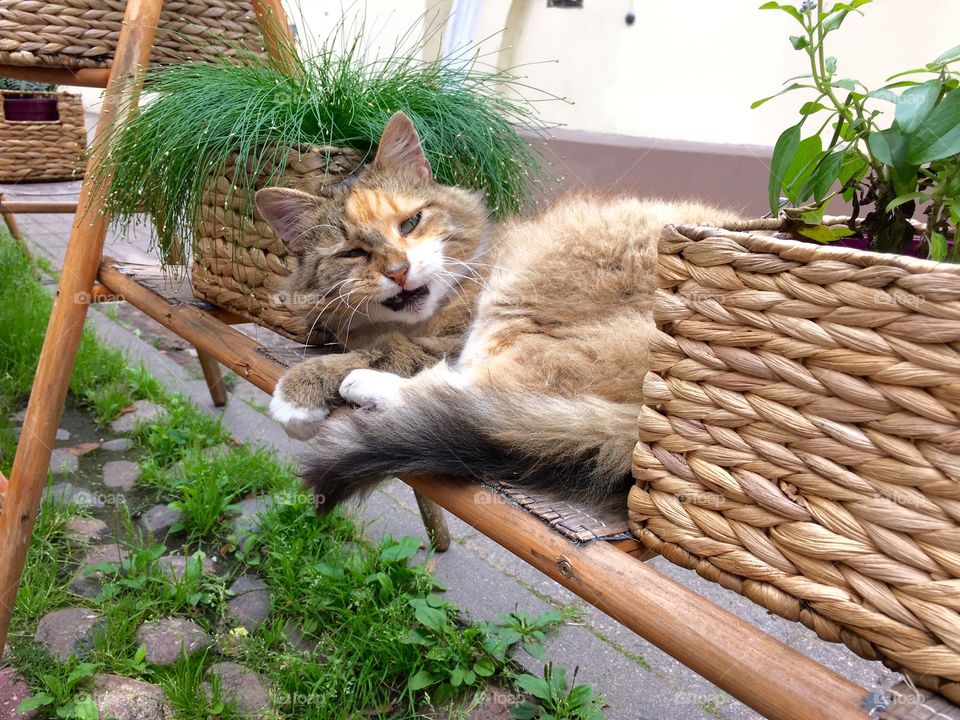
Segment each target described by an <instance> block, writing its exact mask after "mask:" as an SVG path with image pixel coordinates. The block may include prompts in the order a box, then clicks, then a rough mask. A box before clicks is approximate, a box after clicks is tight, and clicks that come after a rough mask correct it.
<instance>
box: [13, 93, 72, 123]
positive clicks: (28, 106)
mask: <svg viewBox="0 0 960 720" xmlns="http://www.w3.org/2000/svg"><path fill="white" fill-rule="evenodd" d="M3 117H4V118H5V119H6V120H7V122H56V121H57V120H59V119H60V113H59V112H58V111H57V97H56V96H55V95H54V96H42V95H41V96H30V95H23V96H16V95H15V96H12V97H11V96H6V97H4V98H3Z"/></svg>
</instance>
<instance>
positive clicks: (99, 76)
mask: <svg viewBox="0 0 960 720" xmlns="http://www.w3.org/2000/svg"><path fill="white" fill-rule="evenodd" d="M0 77H8V78H14V79H16V80H30V81H31V82H42V83H53V84H54V85H80V86H82V87H95V88H105V87H106V86H107V82H108V81H109V80H110V70H109V69H107V68H75V69H71V68H41V67H29V66H27V65H4V64H0Z"/></svg>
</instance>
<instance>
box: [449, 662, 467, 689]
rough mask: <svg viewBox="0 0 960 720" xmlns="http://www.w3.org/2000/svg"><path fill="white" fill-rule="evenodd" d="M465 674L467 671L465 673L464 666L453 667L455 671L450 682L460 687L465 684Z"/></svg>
mask: <svg viewBox="0 0 960 720" xmlns="http://www.w3.org/2000/svg"><path fill="white" fill-rule="evenodd" d="M465 674H466V673H464V671H463V668H462V667H460V666H459V665H457V666H456V667H455V668H454V669H453V672H452V673H450V684H451V685H453V686H454V687H460V686H461V685H463V680H464V675H465Z"/></svg>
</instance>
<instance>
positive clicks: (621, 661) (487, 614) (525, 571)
mask: <svg viewBox="0 0 960 720" xmlns="http://www.w3.org/2000/svg"><path fill="white" fill-rule="evenodd" d="M77 188H78V185H77V183H52V184H44V185H20V186H17V187H13V186H9V185H8V186H0V192H2V193H3V194H4V195H5V196H6V197H8V198H10V199H13V198H18V199H20V198H22V199H27V198H28V197H30V198H31V199H38V200H39V199H44V198H46V199H56V200H65V199H69V198H70V197H71V196H72V197H75V195H76V191H77ZM18 221H19V223H20V226H21V227H22V229H23V231H24V233H25V234H26V235H27V236H28V240H29V242H30V244H31V246H32V248H33V249H34V250H35V252H36V253H37V255H38V256H43V257H47V258H49V260H50V262H51V265H52V267H53V269H54V270H59V268H60V267H61V264H62V260H63V256H64V252H65V249H66V242H67V238H68V235H69V231H70V225H71V222H72V216H70V215H33V216H27V215H21V216H18ZM148 241H149V232H148V230H147V229H146V227H144V226H141V227H139V228H137V229H136V230H135V232H134V233H133V234H132V236H131V237H129V238H127V239H123V238H119V237H117V236H116V233H111V237H110V238H108V241H107V247H106V250H105V252H106V254H109V255H112V256H113V257H117V258H120V259H124V260H128V261H139V262H152V261H154V257H155V256H154V255H153V254H152V253H151V252H150V250H149V248H148ZM105 309H106V308H105V306H97V311H95V312H92V313H91V314H90V320H89V322H90V323H91V325H92V326H93V327H94V328H95V330H96V332H97V333H98V334H99V336H100V337H101V339H103V340H104V341H105V342H107V343H108V344H111V345H114V346H118V347H122V348H124V349H125V351H126V352H127V354H128V357H129V358H130V360H131V362H134V363H140V362H142V363H144V365H145V366H146V367H147V369H148V370H150V371H151V372H153V373H154V374H155V375H156V376H157V377H158V378H160V380H161V381H163V382H164V383H165V384H166V385H167V386H168V387H169V388H171V389H172V390H176V391H180V392H182V393H184V394H185V395H187V396H190V397H191V398H193V400H194V401H195V402H196V403H197V404H198V405H199V406H200V407H202V408H204V409H206V410H208V411H210V412H221V413H222V414H223V423H224V426H225V427H226V428H227V429H229V430H230V431H231V432H232V433H233V434H234V435H235V436H236V437H238V438H239V439H241V440H246V441H252V442H258V443H262V444H265V445H268V446H271V447H273V448H275V449H276V450H277V451H278V452H280V453H281V454H283V455H285V456H287V457H291V458H296V457H299V456H300V455H301V454H302V453H303V452H304V451H305V450H306V449H307V448H306V446H305V445H304V444H303V443H299V442H296V441H293V440H291V439H289V438H288V437H287V436H286V435H285V434H284V433H283V431H282V430H281V429H280V428H279V427H278V426H277V425H276V424H275V423H273V422H272V421H271V420H270V419H269V418H268V417H266V416H265V415H264V414H262V410H263V409H264V408H265V407H266V406H267V404H268V402H269V398H268V397H267V396H266V395H265V394H264V393H262V392H261V391H259V390H257V389H256V388H254V387H252V386H250V385H248V384H247V383H243V382H237V384H236V386H235V387H234V389H233V390H232V392H231V397H230V400H229V402H228V403H227V406H226V407H225V408H223V409H219V410H218V409H215V408H213V406H212V404H211V402H210V397H209V395H208V393H207V389H206V386H205V384H204V383H203V380H202V379H201V376H200V374H199V371H198V369H197V368H196V367H194V368H191V367H188V366H185V365H183V364H178V363H176V362H174V361H173V360H171V359H170V357H168V356H167V355H166V354H164V353H162V352H161V351H159V350H158V349H157V348H155V347H153V346H152V345H150V344H149V343H147V342H144V341H143V340H142V339H140V337H138V335H137V334H136V333H135V332H131V331H130V330H129V329H127V328H125V327H124V326H122V325H121V324H119V323H118V322H115V321H114V320H113V319H111V318H110V317H108V316H107V315H106V314H105V312H104V310H105ZM151 322H152V321H149V320H148V319H146V318H144V320H143V322H140V321H138V323H137V324H138V326H140V327H144V326H145V325H144V324H143V323H147V324H149V323H151ZM247 330H248V331H249V332H251V333H258V332H266V331H264V330H262V329H256V328H247ZM356 513H357V517H358V518H360V519H361V521H363V522H364V523H365V524H366V532H367V533H368V534H369V535H370V536H372V537H380V536H382V535H385V534H390V535H393V536H394V537H399V536H402V535H415V536H418V537H423V526H422V524H421V522H420V516H419V513H418V511H417V507H416V504H415V502H414V500H413V493H412V492H411V491H410V489H409V488H407V487H406V486H405V485H403V484H401V483H400V482H399V481H395V482H393V483H389V484H387V485H385V486H384V487H383V488H382V489H380V490H379V491H377V492H375V493H374V494H373V495H372V496H371V497H370V498H369V499H368V500H367V501H366V502H365V503H364V504H363V505H362V506H361V507H359V508H358V509H357V511H356ZM447 519H448V523H449V524H450V529H451V533H452V536H453V544H452V546H451V548H450V550H449V551H448V552H446V553H443V554H439V555H436V556H435V557H434V562H435V565H436V574H437V576H438V578H439V579H440V580H441V582H443V583H444V584H445V585H446V586H447V588H448V592H447V595H448V597H449V598H450V599H451V600H452V601H454V602H456V603H457V604H459V605H460V607H461V608H463V609H464V611H465V612H467V613H468V614H469V615H471V616H472V617H473V618H475V619H479V620H482V619H487V618H494V617H495V616H496V615H497V614H498V613H504V612H510V611H513V610H514V609H520V610H526V611H529V612H540V611H543V610H546V609H549V608H551V607H557V606H561V605H568V604H569V605H575V606H577V607H580V608H582V610H583V618H582V620H581V621H579V622H576V623H574V624H569V625H567V626H565V627H564V628H563V629H562V630H561V631H560V632H558V633H556V634H555V635H554V636H553V637H551V638H550V639H549V641H548V643H547V651H548V657H549V658H550V659H551V660H552V661H553V662H555V663H557V664H559V665H563V666H565V667H567V668H568V669H569V670H570V671H571V672H572V671H573V669H574V668H576V667H578V668H579V673H578V681H582V682H590V683H592V684H593V685H594V687H595V689H596V690H597V691H598V692H600V693H602V694H604V695H605V696H606V698H607V702H608V703H609V708H608V709H607V711H606V715H607V717H608V718H610V719H611V720H700V719H709V718H730V719H734V718H756V717H759V716H758V715H757V714H756V713H754V712H753V711H752V710H750V709H748V708H747V707H745V706H744V705H743V704H741V703H740V702H739V701H737V700H735V699H733V698H731V697H729V696H728V695H726V694H725V693H723V692H722V691H721V690H719V689H718V688H717V687H716V686H714V685H712V684H711V683H709V682H707V681H706V680H704V679H703V678H701V677H700V676H698V675H697V674H695V673H694V672H692V671H691V670H688V669H687V668H686V667H684V666H683V665H681V664H680V663H678V662H677V661H676V660H674V659H673V658H671V657H670V656H669V655H667V654H665V653H664V652H662V651H661V650H659V649H657V648H656V647H654V646H653V645H651V644H650V643H648V642H646V641H645V640H643V639H642V638H640V637H638V636H636V635H635V634H634V633H632V632H631V631H630V630H628V629H627V628H625V627H623V626H622V625H620V624H619V623H618V622H616V621H614V620H612V619H611V618H609V617H608V616H606V615H605V614H603V613H602V612H600V611H599V610H597V609H595V608H593V607H592V606H590V605H587V604H586V603H584V602H583V601H582V600H580V599H579V598H577V597H576V596H575V595H573V594H572V593H570V592H569V591H567V590H566V589H564V588H563V587H561V586H559V585H557V584H556V583H554V582H553V581H552V580H550V579H549V578H548V577H546V576H545V575H543V574H541V573H540V572H539V571H537V570H535V569H533V568H531V567H530V566H528V565H526V564H524V563H522V562H520V561H519V560H517V559H516V558H515V557H514V556H513V555H511V554H510V553H509V552H507V551H506V550H504V549H503V548H501V547H500V546H499V545H497V544H496V543H494V542H493V541H491V540H489V539H488V538H486V537H484V536H482V535H480V534H479V533H478V532H476V531H475V530H474V529H473V528H471V527H469V526H468V525H466V524H464V523H462V522H460V521H459V520H458V519H456V518H454V517H452V516H450V515H448V516H447ZM650 564H651V565H652V566H653V567H655V568H656V569H657V570H659V571H660V572H662V573H663V574H664V575H667V576H668V577H671V578H673V579H674V580H676V581H678V582H680V583H682V584H684V585H686V586H687V587H690V588H692V589H693V590H695V591H696V592H698V593H699V594H701V595H703V596H704V597H707V598H709V599H710V600H712V601H713V602H714V603H716V604H718V605H720V606H722V607H724V608H726V609H727V610H729V611H731V612H733V613H735V614H736V615H739V616H741V617H743V618H745V619H747V620H749V621H750V622H752V623H753V624H755V625H757V626H759V627H760V628H762V629H763V630H765V631H766V632H768V633H769V634H771V635H773V636H774V637H776V638H778V639H780V640H782V641H783V642H785V643H787V644H788V645H791V646H792V647H794V648H796V649H797V650H799V651H800V652H802V653H804V654H806V655H809V656H811V657H813V658H815V659H816V660H817V661H819V662H821V663H823V664H824V665H826V666H828V667H831V668H833V669H834V670H836V671H837V672H838V673H840V674H841V675H844V676H846V677H849V678H851V679H852V680H854V681H856V682H858V683H859V684H861V685H862V686H864V687H866V688H873V687H875V686H876V685H877V684H878V683H879V682H884V684H886V682H890V678H891V677H892V674H891V673H890V672H889V671H887V670H886V669H885V668H883V667H882V666H881V665H879V664H877V663H871V662H867V661H865V660H861V659H859V658H857V657H856V656H854V655H853V654H852V653H851V652H849V651H848V650H847V649H846V648H845V647H842V646H838V645H831V644H828V643H824V642H821V641H819V640H818V639H817V638H816V636H815V635H814V634H813V633H812V632H811V631H809V630H807V629H806V628H804V627H803V626H801V625H799V624H795V623H790V622H787V621H785V620H782V619H780V618H777V617H774V616H772V615H770V614H768V613H767V612H766V611H764V610H763V609H762V608H760V607H759V606H756V605H753V604H752V603H750V602H748V601H747V600H745V599H743V598H741V597H740V596H738V595H736V594H734V593H731V592H728V591H726V590H723V589H722V588H720V587H719V586H718V585H715V584H712V583H709V582H707V581H705V580H702V579H701V578H700V577H698V576H697V575H696V574H694V573H692V572H689V571H686V570H683V569H681V568H678V567H675V566H673V565H671V564H670V563H668V562H666V561H665V560H663V559H662V558H657V559H654V560H652V561H650ZM520 655H523V653H521V654H520ZM519 659H521V660H523V658H522V657H521V658H519ZM524 662H525V664H526V665H527V666H528V669H529V670H530V671H532V672H535V673H539V672H540V670H541V667H540V664H539V663H538V662H537V661H535V660H532V659H530V658H526V661H524ZM865 694H866V693H865Z"/></svg>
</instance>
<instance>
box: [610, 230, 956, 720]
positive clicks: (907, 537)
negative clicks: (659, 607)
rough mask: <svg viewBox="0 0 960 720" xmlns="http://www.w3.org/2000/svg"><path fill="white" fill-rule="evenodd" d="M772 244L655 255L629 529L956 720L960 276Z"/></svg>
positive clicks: (747, 238) (727, 242)
mask: <svg viewBox="0 0 960 720" xmlns="http://www.w3.org/2000/svg"><path fill="white" fill-rule="evenodd" d="M765 225H766V227H765ZM767 227H768V224H765V223H760V224H758V225H755V226H753V227H751V226H750V225H744V226H743V227H741V228H739V231H726V230H716V229H712V228H705V227H696V226H687V225H682V226H668V227H667V228H665V229H664V231H663V234H662V235H661V239H660V256H659V258H660V259H659V273H660V276H661V279H660V285H661V289H660V290H658V297H657V302H656V306H655V307H656V310H655V313H656V320H657V324H658V327H659V328H660V332H658V333H656V334H655V336H654V338H653V339H652V347H651V365H652V367H651V372H650V373H649V374H648V375H647V377H646V380H645V383H644V397H645V401H646V403H647V404H648V407H647V408H645V409H644V411H643V413H642V414H641V416H640V421H639V425H640V442H639V443H638V445H637V448H636V451H635V454H634V476H635V478H636V485H635V486H634V487H633V488H632V489H631V492H630V497H629V501H628V502H629V514H630V524H631V529H632V530H633V532H634V534H635V535H636V536H637V537H638V538H639V539H640V540H641V541H642V542H643V543H644V544H645V545H646V546H647V547H649V548H651V549H653V550H656V551H657V552H658V553H660V554H662V555H664V556H665V557H666V558H668V559H669V560H671V561H672V562H674V563H677V564H679V565H682V566H684V567H687V568H692V569H695V570H696V571H697V572H698V573H699V574H700V575H702V576H703V577H705V578H707V579H709V580H713V581H715V582H718V583H720V584H722V585H723V586H724V587H727V588H729V589H732V590H736V591H737V592H739V593H741V594H743V595H745V596H746V597H748V598H749V599H750V600H752V601H754V602H756V603H759V604H761V605H763V606H764V607H766V608H768V609H769V610H771V611H772V612H775V613H777V614H778V615H781V616H783V617H785V618H788V619H790V620H795V621H797V620H798V621H800V622H802V623H804V624H805V625H807V626H808V627H810V628H812V629H813V630H815V631H816V632H817V634H818V635H819V636H820V637H821V638H823V639H825V640H830V641H833V642H844V643H846V644H847V645H848V646H849V647H850V648H852V649H853V650H854V651H855V652H857V653H858V654H859V655H862V656H863V657H866V658H871V659H881V660H884V661H885V662H886V663H887V664H888V665H890V666H891V667H896V668H899V669H901V670H902V671H904V672H905V673H907V674H908V675H909V676H910V677H911V678H912V679H913V680H914V681H915V682H916V683H917V684H919V685H922V686H925V687H928V688H931V689H934V690H936V691H938V692H941V693H943V694H944V695H945V696H946V697H948V698H950V699H952V700H953V701H955V702H956V701H960V267H958V266H955V265H946V264H939V263H933V262H928V261H923V260H916V259H912V258H905V257H900V256H895V255H881V254H877V253H867V252H860V251H856V250H845V249H841V248H832V247H819V246H814V245H809V244H804V243H797V242H794V241H790V240H785V239H779V238H775V237H772V236H770V235H764V234H760V233H758V232H745V231H743V230H752V229H755V228H756V229H767Z"/></svg>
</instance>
